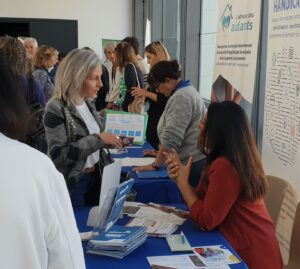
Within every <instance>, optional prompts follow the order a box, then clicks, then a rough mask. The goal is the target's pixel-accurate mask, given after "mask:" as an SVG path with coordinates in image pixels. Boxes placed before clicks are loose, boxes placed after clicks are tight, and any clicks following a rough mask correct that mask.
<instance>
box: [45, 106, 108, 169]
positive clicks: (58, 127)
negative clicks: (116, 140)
mask: <svg viewBox="0 0 300 269" xmlns="http://www.w3.org/2000/svg"><path fill="white" fill-rule="evenodd" d="M44 125H45V132H46V140H47V144H48V152H49V153H50V157H51V159H52V160H53V162H54V163H56V164H62V163H65V162H66V160H67V159H72V160H74V161H75V160H86V159H87V157H88V156H89V155H90V154H92V153H94V152H95V151H97V150H98V149H100V148H102V147H104V146H106V144H105V143H103V141H102V140H101V139H100V138H99V135H98V134H92V135H87V136H85V137H81V138H79V139H78V140H76V141H74V142H71V143H69V142H68V135H67V130H66V125H65V118H64V114H63V110H62V107H60V106H59V105H57V104H56V103H53V102H52V103H51V104H48V105H47V106H46V109H45V116H44Z"/></svg>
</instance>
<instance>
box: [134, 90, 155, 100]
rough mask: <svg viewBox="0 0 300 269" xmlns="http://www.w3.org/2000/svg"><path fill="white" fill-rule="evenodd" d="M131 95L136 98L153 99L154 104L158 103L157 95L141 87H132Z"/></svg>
mask: <svg viewBox="0 0 300 269" xmlns="http://www.w3.org/2000/svg"><path fill="white" fill-rule="evenodd" d="M131 90H132V91H131V95H132V96H134V97H146V98H149V99H151V100H152V101H154V102H157V94H156V93H153V92H150V91H147V90H146V89H142V88H140V87H132V88H131Z"/></svg>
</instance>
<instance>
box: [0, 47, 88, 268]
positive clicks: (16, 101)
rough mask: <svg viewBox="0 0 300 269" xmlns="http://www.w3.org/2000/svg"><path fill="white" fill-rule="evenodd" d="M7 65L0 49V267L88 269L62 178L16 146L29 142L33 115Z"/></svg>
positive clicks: (43, 158)
mask: <svg viewBox="0 0 300 269" xmlns="http://www.w3.org/2000/svg"><path fill="white" fill-rule="evenodd" d="M4 59H5V55H4V54H3V53H2V51H1V49H0V148H1V150H0V163H1V169H0V212H1V229H0V237H1V242H0V250H1V259H0V267H1V268H31V269H40V268H73V269H75V268H78V269H79V268H80V269H81V268H85V264H84V257H83V251H82V246H81V242H80V237H79V232H78V229H77V227H76V222H75V218H74V214H73V211H72V207H71V202H70V198H69V195H68V191H67V188H66V184H65V182H64V178H63V176H62V175H61V174H60V173H59V172H58V171H57V170H56V169H55V167H54V165H53V163H52V162H51V160H49V158H48V157H47V156H46V155H44V154H42V153H41V152H39V151H37V150H35V149H33V148H31V147H29V146H27V145H25V144H23V143H21V142H18V141H16V140H15V139H19V140H22V139H24V138H25V137H26V133H27V125H28V118H29V109H28V108H27V105H26V101H25V99H24V96H23V95H22V90H21V89H20V88H19V87H18V86H19V85H18V84H16V81H15V79H14V77H13V76H12V72H11V70H10V67H9V65H8V64H7V62H6V61H5V60H4ZM33 164H34V165H33ZM16 242H17V243H16Z"/></svg>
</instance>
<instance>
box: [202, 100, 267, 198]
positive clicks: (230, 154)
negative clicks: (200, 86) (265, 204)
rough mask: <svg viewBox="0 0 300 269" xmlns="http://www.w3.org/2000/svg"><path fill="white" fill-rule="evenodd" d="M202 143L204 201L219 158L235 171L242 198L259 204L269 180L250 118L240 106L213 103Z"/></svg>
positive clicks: (203, 132) (208, 114) (227, 103)
mask: <svg viewBox="0 0 300 269" xmlns="http://www.w3.org/2000/svg"><path fill="white" fill-rule="evenodd" d="M198 142H199V146H200V149H201V151H202V152H203V153H204V154H205V155H206V169H205V170H204V173H203V177H202V180H201V183H200V184H202V188H201V189H202V192H201V193H200V197H204V196H205V192H206V190H207V186H208V171H209V167H210V165H211V164H212V162H213V161H214V160H216V159H217V158H218V157H224V158H226V159H227V160H228V161H229V162H230V163H231V164H232V165H233V166H234V167H235V169H236V171H237V173H238V176H239V179H240V184H241V194H240V198H242V199H243V200H246V201H255V200H256V199H258V198H261V197H262V196H263V195H264V194H265V193H266V190H267V182H266V177H265V174H264V171H263V167H262V163H261V160H260V156H259V153H258V150H257V148H256V144H255V140H254V136H253V133H252V130H251V127H250V124H249V121H248V118H247V115H246V114H245V112H244V110H243V109H242V108H241V107H240V106H239V105H237V104H236V103H234V102H231V101H224V102H221V103H211V104H210V106H209V107H208V110H207V121H206V124H205V126H204V130H203V131H202V132H201V135H200V136H199V141H198ZM220 184H222V183H221V182H220ZM220 187H221V185H220Z"/></svg>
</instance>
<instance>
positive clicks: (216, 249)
mask: <svg viewBox="0 0 300 269" xmlns="http://www.w3.org/2000/svg"><path fill="white" fill-rule="evenodd" d="M193 251H194V253H195V254H197V256H198V257H199V258H200V259H201V261H202V262H203V263H204V264H205V265H207V266H214V265H222V264H235V263H240V262H241V261H240V260H239V259H238V258H237V257H236V256H234V255H233V254H232V253H231V251H230V250H229V249H228V248H226V247H225V246H223V245H213V246H200V247H193Z"/></svg>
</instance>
